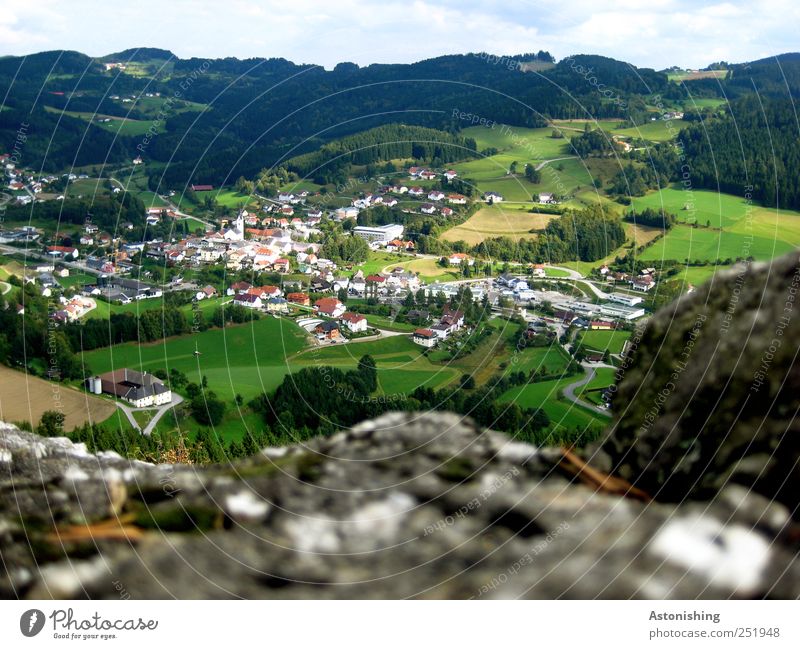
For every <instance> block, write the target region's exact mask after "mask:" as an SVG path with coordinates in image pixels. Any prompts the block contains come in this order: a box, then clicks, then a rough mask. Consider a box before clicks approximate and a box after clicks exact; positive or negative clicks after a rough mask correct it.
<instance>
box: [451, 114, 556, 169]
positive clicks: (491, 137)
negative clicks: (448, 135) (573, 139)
mask: <svg viewBox="0 0 800 649" xmlns="http://www.w3.org/2000/svg"><path fill="white" fill-rule="evenodd" d="M552 132H553V129H552V128H522V127H518V126H509V127H504V126H502V125H499V124H498V125H497V126H495V127H494V128H486V127H484V126H472V127H470V128H466V129H464V130H463V131H462V133H463V134H464V136H465V137H471V138H475V142H476V143H477V145H478V151H481V150H483V149H487V148H490V147H491V148H495V149H497V150H498V151H499V153H500V154H502V156H503V157H502V158H501V160H505V159H507V160H508V162H509V163H511V162H512V161H514V160H516V161H517V162H519V163H525V162H528V161H530V160H549V159H551V158H558V157H560V156H563V155H570V151H569V144H568V142H567V138H553V137H551V135H552ZM492 166H494V165H490V166H489V167H488V168H491V167H492ZM507 168H508V166H507V165H506V169H507Z"/></svg>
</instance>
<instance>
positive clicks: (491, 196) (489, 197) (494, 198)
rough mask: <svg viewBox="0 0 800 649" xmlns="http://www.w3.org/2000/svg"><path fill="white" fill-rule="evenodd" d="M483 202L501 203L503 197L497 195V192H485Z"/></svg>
mask: <svg viewBox="0 0 800 649" xmlns="http://www.w3.org/2000/svg"><path fill="white" fill-rule="evenodd" d="M483 200H485V201H486V202H487V203H489V204H493V203H502V202H503V196H502V194H498V193H497V192H486V193H485V194H484V195H483Z"/></svg>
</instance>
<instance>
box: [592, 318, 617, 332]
mask: <svg viewBox="0 0 800 649" xmlns="http://www.w3.org/2000/svg"><path fill="white" fill-rule="evenodd" d="M589 329H596V330H599V331H610V330H611V329H614V323H613V322H608V321H607V320H592V321H591V322H590V323H589Z"/></svg>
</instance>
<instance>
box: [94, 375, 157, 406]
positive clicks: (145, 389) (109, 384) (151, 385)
mask: <svg viewBox="0 0 800 649" xmlns="http://www.w3.org/2000/svg"><path fill="white" fill-rule="evenodd" d="M87 385H88V386H89V388H90V389H91V391H92V392H94V393H95V394H100V393H101V392H102V393H103V394H113V395H114V396H115V397H118V398H120V399H122V400H124V401H127V402H128V403H130V404H131V405H132V406H134V407H136V408H147V407H149V406H161V405H163V404H165V403H170V402H171V401H172V391H171V390H170V389H169V388H168V387H167V386H166V385H164V383H162V382H161V381H160V380H159V379H158V378H156V377H155V376H153V375H152V374H148V373H147V372H137V371H136V370H131V369H128V368H127V367H125V368H122V369H119V370H115V371H113V372H106V373H105V374H101V375H100V376H96V377H94V378H90V379H87Z"/></svg>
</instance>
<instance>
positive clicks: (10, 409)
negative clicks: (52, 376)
mask: <svg viewBox="0 0 800 649" xmlns="http://www.w3.org/2000/svg"><path fill="white" fill-rule="evenodd" d="M59 406H60V407H59ZM46 410H58V411H60V412H63V413H64V415H65V421H64V429H65V430H68V431H69V430H72V429H73V428H75V427H76V426H82V425H83V424H85V423H87V422H92V423H100V422H102V421H105V420H106V419H108V418H109V417H110V416H111V415H113V414H114V412H115V411H116V410H117V408H116V406H114V403H113V402H112V401H109V400H107V399H100V398H98V397H95V396H92V395H90V394H87V393H86V392H84V391H83V390H78V389H75V388H72V387H69V386H66V385H62V384H60V383H54V382H51V381H45V380H44V379H40V378H37V377H35V376H30V375H28V374H26V373H24V372H20V371H17V370H12V369H11V368H8V367H5V366H3V365H0V421H7V422H15V421H27V422H30V424H31V425H32V426H36V425H37V424H38V423H39V420H40V419H41V417H42V413H44V412H45V411H46Z"/></svg>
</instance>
